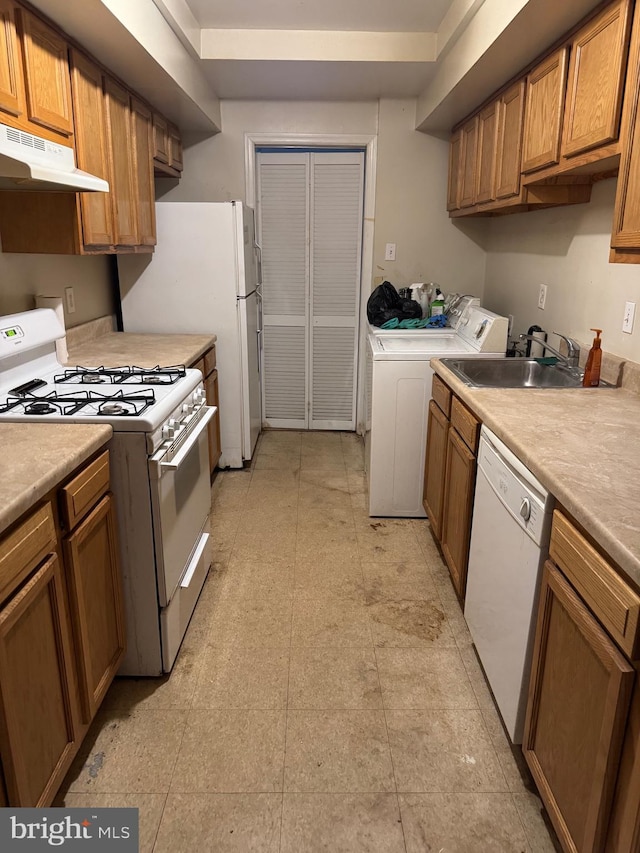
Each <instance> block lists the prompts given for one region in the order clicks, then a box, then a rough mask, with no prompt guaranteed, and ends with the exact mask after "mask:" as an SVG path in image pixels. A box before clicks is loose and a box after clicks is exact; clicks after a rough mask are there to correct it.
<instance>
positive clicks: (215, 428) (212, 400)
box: [204, 370, 221, 472]
mask: <svg viewBox="0 0 640 853" xmlns="http://www.w3.org/2000/svg"><path fill="white" fill-rule="evenodd" d="M204 390H205V393H206V395H207V405H208V406H217V407H218V411H217V412H216V413H215V415H214V416H213V417H212V418H211V420H210V421H209V463H210V465H211V471H212V472H213V469H214V468H215V467H216V465H217V464H218V460H219V459H220V454H221V444H220V411H219V407H220V403H219V399H218V371H217V370H214V371H213V372H212V373H210V374H209V376H207V378H206V379H205V381H204Z"/></svg>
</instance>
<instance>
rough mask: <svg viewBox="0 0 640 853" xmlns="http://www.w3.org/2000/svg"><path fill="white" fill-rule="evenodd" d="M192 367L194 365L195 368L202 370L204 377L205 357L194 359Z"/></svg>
mask: <svg viewBox="0 0 640 853" xmlns="http://www.w3.org/2000/svg"><path fill="white" fill-rule="evenodd" d="M191 367H192V368H193V369H194V370H199V371H200V373H201V374H202V377H203V378H204V376H205V372H204V358H199V359H198V360H197V361H194V363H193V364H192V365H191Z"/></svg>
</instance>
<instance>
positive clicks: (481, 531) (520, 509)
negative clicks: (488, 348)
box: [464, 426, 553, 743]
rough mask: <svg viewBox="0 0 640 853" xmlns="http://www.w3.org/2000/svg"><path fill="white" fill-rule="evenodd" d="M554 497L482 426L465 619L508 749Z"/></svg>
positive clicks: (518, 720) (521, 706) (521, 707)
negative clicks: (507, 740)
mask: <svg viewBox="0 0 640 853" xmlns="http://www.w3.org/2000/svg"><path fill="white" fill-rule="evenodd" d="M552 505H553V498H552V497H551V496H550V495H549V493H548V492H547V490H546V489H545V488H544V486H543V485H542V484H541V483H540V482H538V480H536V478H535V477H534V476H533V474H532V473H531V472H530V471H529V470H528V469H527V468H525V466H524V465H523V464H522V463H521V462H520V460H519V459H517V458H516V457H515V456H514V454H513V453H512V452H511V451H510V450H509V448H508V447H506V446H505V445H504V444H503V442H501V441H500V439H499V438H497V437H496V436H495V435H494V434H493V433H492V432H491V431H490V430H488V429H487V428H486V427H484V426H483V427H482V429H481V432H480V446H479V449H478V475H477V481H476V492H475V499H474V504H473V522H472V528H471V546H470V552H469V567H468V573H467V595H466V599H465V607H464V615H465V619H466V620H467V623H468V625H469V630H470V631H471V636H472V637H473V642H474V643H475V647H476V650H477V652H478V656H479V658H480V660H481V662H482V666H483V667H484V671H485V673H486V676H487V679H488V680H489V684H490V685H491V689H492V691H493V695H494V697H495V700H496V703H497V705H498V708H499V710H500V714H501V715H502V719H503V720H504V724H505V726H506V729H507V732H508V733H509V737H510V738H511V740H512V741H513V743H522V735H523V729H524V718H525V711H526V705H527V690H528V684H529V675H530V671H531V655H532V652H533V641H534V634H535V618H534V617H535V612H536V606H537V601H538V594H539V587H540V572H541V570H542V564H543V562H544V560H545V559H546V556H547V549H548V544H549V533H550V529H551V512H552Z"/></svg>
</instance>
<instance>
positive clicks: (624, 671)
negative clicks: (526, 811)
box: [522, 561, 634, 853]
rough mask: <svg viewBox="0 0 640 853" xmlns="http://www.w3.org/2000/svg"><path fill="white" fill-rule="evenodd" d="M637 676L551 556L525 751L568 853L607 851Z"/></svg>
mask: <svg viewBox="0 0 640 853" xmlns="http://www.w3.org/2000/svg"><path fill="white" fill-rule="evenodd" d="M633 680H634V671H633V668H632V667H631V666H630V665H629V664H628V663H627V662H626V660H625V659H624V658H623V656H622V655H621V654H620V652H619V651H618V650H617V648H616V647H615V646H614V644H613V643H612V642H611V640H610V639H609V638H608V636H607V634H606V633H605V632H604V630H603V629H602V628H601V627H600V625H599V623H598V622H597V621H596V620H595V618H594V617H593V616H592V615H591V613H590V612H589V610H588V609H587V607H586V606H585V604H584V602H583V601H582V599H580V598H579V597H578V595H577V594H576V593H575V592H574V590H573V589H572V587H571V586H570V585H569V583H568V582H567V581H566V580H565V578H564V577H563V575H562V574H561V572H560V571H559V570H558V569H557V568H556V567H555V566H554V565H553V563H551V562H550V561H547V563H546V565H545V567H544V572H543V578H542V587H541V592H540V603H539V606H538V621H537V628H536V639H535V646H534V657H533V668H532V673H531V682H530V687H529V701H528V705H527V718H526V722H525V736H524V742H523V744H522V748H523V751H524V755H525V758H526V760H527V763H528V765H529V767H530V769H531V772H532V774H533V777H534V779H535V781H536V784H537V786H538V790H539V792H540V796H541V797H542V800H543V802H544V804H545V806H546V808H547V811H548V812H549V816H550V817H551V820H552V822H553V824H554V827H555V829H556V832H557V833H558V836H559V838H560V840H561V842H562V845H563V847H564V849H565V850H575V851H580V853H592V852H593V853H595V851H597V850H601V849H602V845H603V842H604V835H605V832H606V829H607V823H608V820H609V812H610V808H611V798H612V794H613V790H614V786H615V782H616V777H617V772H618V765H619V760H620V749H621V745H622V739H623V736H624V728H625V722H626V719H627V712H628V709H629V702H630V697H631V691H632V688H633Z"/></svg>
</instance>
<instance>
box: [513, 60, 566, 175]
mask: <svg viewBox="0 0 640 853" xmlns="http://www.w3.org/2000/svg"><path fill="white" fill-rule="evenodd" d="M566 76H567V48H566V47H562V48H560V50H556V51H555V53H552V54H551V56H549V57H547V59H545V60H544V61H543V62H541V63H540V65H538V66H537V68H534V69H533V71H531V73H530V74H529V76H528V78H527V95H526V106H525V119H524V142H523V151H522V171H523V172H535V171H536V169H544V168H545V166H553V165H554V164H555V163H557V162H558V161H559V159H560V131H561V128H562V112H563V105H564V87H565V80H566Z"/></svg>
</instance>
